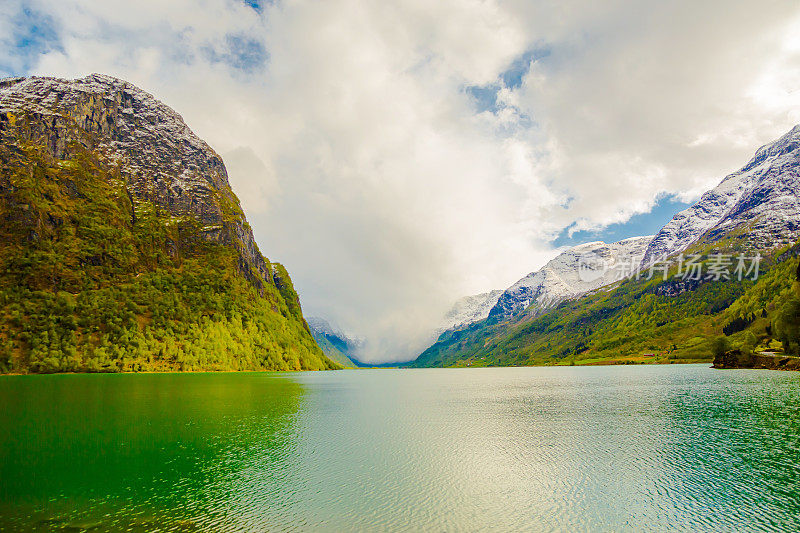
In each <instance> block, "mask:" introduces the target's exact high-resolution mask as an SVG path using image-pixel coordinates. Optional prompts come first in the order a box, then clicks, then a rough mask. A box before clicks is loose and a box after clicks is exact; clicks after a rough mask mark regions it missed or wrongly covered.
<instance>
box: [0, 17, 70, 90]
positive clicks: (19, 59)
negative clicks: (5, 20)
mask: <svg viewBox="0 0 800 533" xmlns="http://www.w3.org/2000/svg"><path fill="white" fill-rule="evenodd" d="M13 26H14V28H15V30H14V34H13V35H12V36H11V39H10V41H11V43H12V44H13V47H14V49H13V51H12V52H11V57H12V63H11V64H8V65H3V64H0V71H2V72H4V73H5V74H7V75H9V76H23V75H25V74H27V73H28V71H29V70H30V69H31V68H32V67H33V66H34V64H35V63H36V61H37V59H38V58H39V56H41V55H42V54H45V53H47V52H49V51H51V50H57V49H60V48H61V42H60V40H59V38H58V32H56V25H55V22H54V21H53V18H52V17H50V16H48V15H46V14H45V13H42V12H40V11H35V10H32V9H30V8H27V7H26V8H23V9H21V10H20V11H19V12H18V13H17V14H16V15H15V16H14V21H13Z"/></svg>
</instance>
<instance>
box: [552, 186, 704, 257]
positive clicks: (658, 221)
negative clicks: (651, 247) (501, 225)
mask: <svg viewBox="0 0 800 533" xmlns="http://www.w3.org/2000/svg"><path fill="white" fill-rule="evenodd" d="M691 205H692V204H689V203H686V202H681V201H680V200H677V199H675V198H674V197H671V196H670V197H664V198H661V199H660V200H658V201H657V202H656V205H655V206H654V207H653V209H652V210H650V212H649V213H641V214H638V215H633V216H632V217H631V218H630V219H629V220H628V221H627V222H622V223H619V224H611V225H610V226H607V227H606V228H603V229H601V230H598V231H576V232H575V233H574V234H573V235H572V236H571V237H570V236H569V228H566V229H564V231H562V232H561V234H560V235H559V236H558V237H556V239H555V240H554V241H553V242H552V244H553V246H556V247H561V246H576V245H578V244H583V243H585V242H592V241H603V242H607V243H609V242H617V241H621V240H623V239H627V238H630V237H640V236H642V235H654V234H656V233H658V231H659V230H660V229H661V228H662V227H664V225H665V224H666V223H667V222H669V221H670V220H672V217H673V216H675V214H676V213H678V212H679V211H683V210H684V209H686V208H687V207H689V206H691Z"/></svg>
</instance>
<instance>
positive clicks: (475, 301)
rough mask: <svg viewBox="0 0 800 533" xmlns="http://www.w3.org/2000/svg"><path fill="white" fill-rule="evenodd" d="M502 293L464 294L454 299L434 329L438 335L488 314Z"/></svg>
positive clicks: (496, 291) (472, 322) (478, 319)
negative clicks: (451, 305)
mask: <svg viewBox="0 0 800 533" xmlns="http://www.w3.org/2000/svg"><path fill="white" fill-rule="evenodd" d="M502 294H503V291H501V290H495V291H489V292H484V293H482V294H474V295H472V296H465V297H463V298H460V299H458V300H456V303H454V304H453V307H451V308H450V310H449V311H448V312H447V314H446V315H445V316H444V319H442V323H441V324H439V327H438V328H437V330H436V336H437V337H438V336H439V335H441V334H442V333H444V332H445V331H447V330H451V329H461V328H464V327H466V326H469V325H470V324H474V323H475V322H478V321H480V320H483V319H484V318H486V317H487V316H489V312H490V311H491V310H492V308H493V307H494V306H495V304H496V303H497V300H498V298H500V296H501V295H502Z"/></svg>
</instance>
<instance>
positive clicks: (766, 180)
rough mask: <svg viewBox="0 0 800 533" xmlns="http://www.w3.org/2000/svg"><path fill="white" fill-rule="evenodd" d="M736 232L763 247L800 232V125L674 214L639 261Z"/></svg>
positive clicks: (745, 243) (754, 245)
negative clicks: (696, 200)
mask: <svg viewBox="0 0 800 533" xmlns="http://www.w3.org/2000/svg"><path fill="white" fill-rule="evenodd" d="M734 236H735V238H736V240H737V241H739V244H740V246H741V247H749V248H756V249H761V250H767V249H770V248H775V247H778V246H782V245H787V244H791V243H793V242H794V241H795V240H796V239H797V238H798V237H800V125H798V126H795V127H794V128H792V130H791V131H789V132H788V133H786V134H785V135H784V136H782V137H781V138H780V139H778V140H776V141H774V142H772V143H769V144H767V145H765V146H762V147H761V148H759V149H758V151H756V154H755V156H753V158H752V159H751V160H750V161H749V162H748V163H747V164H746V165H745V166H744V167H743V168H742V169H741V170H739V171H737V172H734V173H733V174H731V175H729V176H727V177H726V178H725V179H724V180H723V181H722V183H720V184H719V185H718V186H716V187H715V188H714V189H712V190H710V191H708V192H706V193H705V194H704V195H703V196H702V198H700V201H698V202H697V203H696V204H695V205H693V206H692V207H690V208H688V209H686V210H684V211H681V212H680V213H678V214H677V215H675V217H674V218H673V219H672V220H671V221H670V222H669V223H667V225H666V226H664V228H663V229H662V230H661V231H659V232H658V234H657V235H656V236H655V237H654V238H653V241H652V243H651V244H650V246H649V247H648V249H647V252H646V253H645V256H644V259H643V263H644V264H649V263H651V262H653V261H656V260H658V259H659V258H661V257H664V256H668V255H672V254H675V253H678V252H680V251H683V250H685V249H686V248H688V247H689V246H691V245H693V244H695V243H698V242H706V243H715V242H718V241H720V240H722V239H724V238H726V237H734Z"/></svg>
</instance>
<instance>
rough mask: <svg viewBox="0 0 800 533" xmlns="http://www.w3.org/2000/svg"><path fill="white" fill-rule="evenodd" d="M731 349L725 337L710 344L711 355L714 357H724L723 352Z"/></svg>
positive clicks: (718, 338)
mask: <svg viewBox="0 0 800 533" xmlns="http://www.w3.org/2000/svg"><path fill="white" fill-rule="evenodd" d="M730 349H731V346H730V342H729V341H728V338H727V337H723V336H720V337H717V338H716V339H714V340H713V341H712V343H711V353H712V354H713V355H714V357H720V356H723V355H725V352H727V351H728V350H730Z"/></svg>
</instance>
